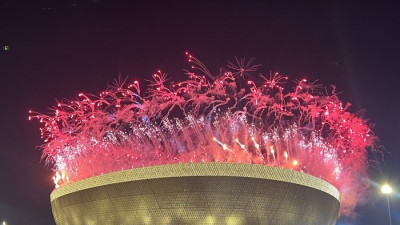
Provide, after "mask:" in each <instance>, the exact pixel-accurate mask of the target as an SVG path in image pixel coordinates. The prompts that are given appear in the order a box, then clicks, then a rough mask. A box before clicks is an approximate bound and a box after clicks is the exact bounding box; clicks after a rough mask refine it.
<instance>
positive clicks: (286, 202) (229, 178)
mask: <svg viewBox="0 0 400 225" xmlns="http://www.w3.org/2000/svg"><path fill="white" fill-rule="evenodd" d="M339 199H340V197H339V192H338V190H337V189H336V188H335V187H333V186H332V185H330V184H329V183H327V182H325V181H323V180H321V179H318V178H316V177H313V176H310V175H307V174H304V173H300V172H296V171H292V170H287V169H281V168H274V167H267V166H263V165H254V164H253V165H251V164H236V163H193V164H172V165H162V166H153V167H144V168H140V169H132V170H125V171H121V172H114V173H109V174H105V175H102V176H97V177H92V178H88V179H85V180H81V181H78V182H74V183H71V184H68V185H65V186H62V187H60V188H59V189H56V190H55V191H53V193H52V194H51V205H52V208H53V214H54V217H55V220H56V223H57V224H58V225H83V224H171V225H172V224H174V225H176V224H199V225H200V224H204V225H211V224H230V225H241V224H271V225H279V224H285V225H301V224H304V225H306V224H307V225H317V224H318V225H322V224H323V225H334V224H335V223H336V219H337V216H338V212H339V206H340V203H339Z"/></svg>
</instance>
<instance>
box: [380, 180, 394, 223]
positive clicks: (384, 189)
mask: <svg viewBox="0 0 400 225" xmlns="http://www.w3.org/2000/svg"><path fill="white" fill-rule="evenodd" d="M381 191H382V193H383V194H385V195H386V199H387V203H388V211H389V224H390V225H392V216H391V215H390V203H389V195H390V194H391V193H392V192H393V189H392V188H391V187H390V186H389V185H388V184H385V185H383V186H382V187H381Z"/></svg>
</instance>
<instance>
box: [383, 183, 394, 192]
mask: <svg viewBox="0 0 400 225" xmlns="http://www.w3.org/2000/svg"><path fill="white" fill-rule="evenodd" d="M381 191H382V193H383V194H391V193H393V189H392V187H390V186H389V185H388V184H385V185H383V186H382V187H381Z"/></svg>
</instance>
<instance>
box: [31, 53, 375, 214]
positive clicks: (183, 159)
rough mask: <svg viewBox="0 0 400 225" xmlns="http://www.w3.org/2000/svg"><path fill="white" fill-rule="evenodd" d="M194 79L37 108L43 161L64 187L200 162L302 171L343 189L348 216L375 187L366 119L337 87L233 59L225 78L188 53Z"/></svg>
mask: <svg viewBox="0 0 400 225" xmlns="http://www.w3.org/2000/svg"><path fill="white" fill-rule="evenodd" d="M186 55H187V57H188V61H189V63H190V65H191V69H190V70H186V71H185V73H186V75H187V77H188V78H187V79H186V80H183V81H181V82H177V83H173V84H171V85H167V84H166V80H167V78H166V74H164V73H162V72H161V71H158V72H157V73H155V74H154V75H153V76H152V81H151V84H150V85H149V87H148V88H147V90H146V91H145V93H144V94H143V93H141V90H140V85H139V82H138V81H134V82H132V83H131V84H129V85H125V83H126V82H124V81H122V82H121V81H120V82H116V83H117V84H116V85H115V86H112V87H109V88H108V89H107V90H105V91H103V92H101V93H100V94H99V95H97V96H89V95H87V94H84V93H81V94H79V96H78V98H77V99H75V100H71V101H64V102H59V103H58V105H57V106H56V107H54V109H53V112H52V114H51V115H44V114H40V113H37V112H33V111H30V116H29V119H38V120H39V121H40V123H41V124H42V126H41V128H40V131H41V136H42V138H43V140H44V142H45V143H44V144H43V145H42V150H43V155H42V158H43V160H44V161H45V162H46V164H47V165H50V166H51V167H52V168H53V170H54V171H55V173H56V174H55V176H54V178H53V179H54V182H55V184H56V188H57V187H58V186H59V185H63V184H66V183H68V182H73V181H77V180H80V179H84V178H88V177H92V176H96V175H100V174H104V173H109V172H114V171H120V170H126V169H132V168H138V167H144V166H153V165H161V164H172V163H191V162H236V163H253V164H264V165H266V166H274V167H282V168H288V169H292V170H296V171H301V172H304V173H307V174H310V175H313V176H316V177H319V178H321V179H324V180H326V181H328V182H329V183H331V184H333V185H335V186H336V187H337V188H338V189H339V190H340V192H341V194H342V202H341V212H342V215H349V214H350V213H351V212H352V211H353V209H354V208H355V206H356V205H357V203H358V201H359V200H361V199H362V196H363V194H364V192H365V190H366V189H367V184H365V183H363V182H362V181H361V177H363V176H365V175H366V169H367V166H368V164H367V150H366V149H367V148H369V147H372V146H373V144H374V140H375V136H374V135H373V134H372V132H371V130H370V127H369V125H368V124H367V122H366V121H365V120H364V119H362V118H360V117H358V116H356V115H354V114H352V113H351V112H349V111H348V108H349V106H350V104H345V105H344V104H343V103H342V102H341V101H340V100H339V98H338V97H337V95H336V93H335V88H332V90H331V93H330V94H326V93H325V92H322V91H321V87H320V85H316V84H315V83H310V82H308V81H307V80H305V79H303V80H300V81H297V82H296V84H295V85H294V88H293V90H292V91H284V88H283V84H284V83H285V82H286V81H287V80H288V78H287V77H284V76H281V75H279V74H273V75H269V76H265V75H262V74H260V75H259V79H258V81H256V80H254V81H253V80H249V79H248V78H247V77H248V76H250V75H251V74H252V73H256V72H257V70H258V69H259V67H260V65H253V64H252V62H253V59H250V60H245V59H236V61H235V62H228V65H227V66H226V68H223V69H221V72H220V74H217V75H214V74H212V73H211V72H210V71H209V70H208V69H207V68H206V66H205V65H204V64H203V63H202V62H201V61H199V60H198V59H197V58H195V57H193V56H192V55H190V54H189V53H186Z"/></svg>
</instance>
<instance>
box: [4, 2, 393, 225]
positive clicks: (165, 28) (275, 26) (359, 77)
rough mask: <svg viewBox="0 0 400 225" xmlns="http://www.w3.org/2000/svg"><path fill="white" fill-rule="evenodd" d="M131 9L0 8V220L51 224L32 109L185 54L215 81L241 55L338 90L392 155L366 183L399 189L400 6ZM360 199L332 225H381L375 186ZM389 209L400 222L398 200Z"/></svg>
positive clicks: (177, 71) (175, 73) (171, 67)
mask: <svg viewBox="0 0 400 225" xmlns="http://www.w3.org/2000/svg"><path fill="white" fill-rule="evenodd" d="M131 2H137V3H130V4H128V3H126V2H125V3H124V2H119V1H115V0H114V1H113V0H97V1H96V0H93V1H79V0H77V1H65V0H58V1H56V0H51V1H50V0H48V1H26V2H23V1H8V2H7V1H1V3H0V45H1V46H9V50H8V51H5V50H4V49H3V47H2V50H1V51H0V76H1V79H0V86H1V87H0V98H1V106H0V120H1V123H0V126H1V128H2V129H0V222H1V220H3V219H5V220H7V221H8V225H17V224H18V225H21V224H35V225H36V224H37V225H50V224H54V221H53V218H52V215H51V209H50V201H49V194H50V192H51V190H52V188H53V184H52V180H51V177H52V173H51V171H50V170H49V169H47V168H45V167H44V165H43V164H42V163H40V151H39V150H38V149H37V148H36V146H38V145H40V144H41V139H40V137H39V130H38V127H39V125H38V124H37V123H35V122H29V121H28V120H27V111H28V110H29V109H30V108H34V109H35V110H37V111H41V112H46V111H47V108H46V107H48V106H52V105H54V104H55V100H54V99H62V98H63V97H75V96H76V95H77V94H78V93H79V92H81V91H85V92H93V93H96V92H98V91H100V90H102V89H103V88H105V87H106V84H107V83H111V82H112V81H113V79H114V78H115V77H117V76H118V74H120V73H121V74H122V75H129V76H130V77H131V78H133V77H137V78H139V79H141V80H144V79H146V78H148V77H149V75H151V74H152V73H153V72H154V71H156V70H157V69H159V68H161V69H163V71H165V72H167V73H168V74H170V75H171V77H173V78H177V77H178V78H179V77H182V70H181V69H183V68H186V66H187V65H186V60H185V57H184V52H185V50H189V51H190V52H191V53H192V54H194V55H195V56H197V57H198V58H200V59H202V61H203V62H205V63H206V64H207V65H208V66H209V68H210V69H211V70H214V71H217V70H218V68H219V67H220V66H222V65H225V64H226V60H227V59H233V56H247V57H256V60H257V62H258V63H261V64H263V65H264V67H263V70H264V71H266V72H268V71H269V70H272V71H279V72H280V73H282V74H285V75H288V76H290V77H291V78H292V79H296V78H301V77H303V76H305V77H308V78H309V79H310V80H315V79H318V80H319V82H320V83H323V84H326V85H330V84H336V85H337V88H338V90H339V91H341V93H342V94H341V98H342V99H343V100H345V101H350V102H352V103H353V106H352V110H353V111H354V112H357V111H359V110H363V109H364V110H366V113H365V117H366V118H369V119H370V121H371V122H372V123H374V124H376V126H375V129H374V131H375V133H376V135H377V136H379V138H380V142H379V144H380V145H383V146H384V150H385V151H388V152H390V154H386V155H385V159H384V160H380V162H379V163H374V164H373V166H371V168H370V174H371V183H373V182H375V183H378V184H379V183H382V182H384V181H385V180H389V181H390V182H391V183H392V184H393V185H394V186H396V185H397V187H398V189H399V190H400V177H399V172H400V166H399V164H398V163H397V162H399V161H400V154H399V152H400V141H399V140H400V113H399V111H400V100H399V99H400V86H399V84H400V83H399V81H400V79H399V75H400V16H399V10H400V7H399V5H395V4H394V1H393V3H391V2H386V3H383V2H381V1H379V4H378V3H368V1H359V3H356V2H354V3H351V4H350V3H341V2H340V1H326V2H324V1H314V3H311V1H310V2H309V3H307V2H306V1H304V2H303V3H299V1H293V2H291V3H289V2H287V3H284V2H283V1H277V2H279V3H277V2H275V3H274V2H270V3H267V2H265V3H260V2H261V1H258V2H254V3H250V2H249V1H243V2H227V1H226V2H225V1H219V2H217V1H215V2H214V1H210V2H203V1H193V2H192V3H189V1H174V3H170V2H169V1H165V2H151V3H143V2H145V1H140V2H139V1H131ZM315 2H318V3H315ZM376 2H378V1H376ZM370 158H371V160H375V159H376V158H379V157H378V156H377V154H371V157H370ZM368 199H369V201H368V203H367V204H366V205H365V206H362V207H359V208H358V209H357V213H358V214H359V216H358V218H356V219H355V220H343V219H342V220H341V222H338V224H340V225H344V224H360V225H376V224H388V215H387V205H386V201H385V198H383V196H382V195H381V194H380V193H379V190H378V189H377V188H376V187H374V186H372V187H371V188H370V190H369V195H368ZM391 200H392V201H391V203H392V205H391V207H392V216H393V224H399V223H400V199H399V195H398V194H397V196H396V195H394V196H392V198H391Z"/></svg>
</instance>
